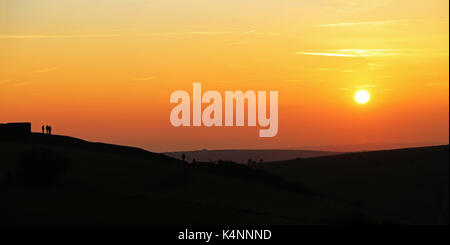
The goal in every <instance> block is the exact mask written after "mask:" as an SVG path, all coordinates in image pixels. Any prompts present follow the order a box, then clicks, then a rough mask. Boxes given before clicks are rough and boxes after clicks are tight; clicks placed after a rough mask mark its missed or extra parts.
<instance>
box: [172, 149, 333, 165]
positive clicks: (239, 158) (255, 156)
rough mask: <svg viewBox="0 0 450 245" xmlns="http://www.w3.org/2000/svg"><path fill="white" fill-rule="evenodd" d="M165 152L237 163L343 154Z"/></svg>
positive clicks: (205, 160)
mask: <svg viewBox="0 0 450 245" xmlns="http://www.w3.org/2000/svg"><path fill="white" fill-rule="evenodd" d="M163 154H165V155H167V156H170V157H174V158H177V159H181V157H182V155H183V154H185V156H186V161H188V162H192V160H193V159H195V160H196V161H201V162H210V161H212V162H215V161H218V160H223V161H234V162H237V163H248V162H249V160H250V161H251V162H261V161H262V162H268V161H283V160H289V159H295V158H310V157H319V156H329V155H336V154H341V153H337V152H327V151H304V150H199V151H179V152H164V153H163Z"/></svg>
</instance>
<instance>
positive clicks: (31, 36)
mask: <svg viewBox="0 0 450 245" xmlns="http://www.w3.org/2000/svg"><path fill="white" fill-rule="evenodd" d="M117 36H120V35H119V34H80V35H0V39H70V38H89V37H117Z"/></svg>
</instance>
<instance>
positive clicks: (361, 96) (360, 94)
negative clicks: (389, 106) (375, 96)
mask: <svg viewBox="0 0 450 245" xmlns="http://www.w3.org/2000/svg"><path fill="white" fill-rule="evenodd" d="M369 99H370V94H369V92H367V91H366V90H358V91H357V92H356V93H355V101H356V102H357V103H358V104H365V103H367V102H369Z"/></svg>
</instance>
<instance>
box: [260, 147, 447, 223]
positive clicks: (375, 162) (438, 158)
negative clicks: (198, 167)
mask: <svg viewBox="0 0 450 245" xmlns="http://www.w3.org/2000/svg"><path fill="white" fill-rule="evenodd" d="M448 160H449V146H448V145H444V146H433V147H420V148H409V149H399V150H386V151H373V152H359V153H349V154H343V155H336V156H325V157H318V158H311V159H301V160H290V161H283V162H271V163H263V164H258V165H256V168H257V169H262V170H266V171H269V172H270V173H273V174H276V175H279V176H281V177H283V178H285V179H287V180H289V181H301V182H302V183H303V185H304V186H305V187H306V188H309V189H310V190H311V191H314V192H316V193H319V195H324V196H328V197H334V198H336V200H340V201H345V202H349V203H353V204H355V205H358V206H361V207H366V208H370V209H373V210H374V211H376V212H382V213H384V214H387V215H394V216H396V217H399V218H401V219H403V220H408V221H410V222H412V223H422V224H423V223H429V224H436V223H448V204H449V203H448V197H449V192H448V191H449V190H448V186H449V162H448Z"/></svg>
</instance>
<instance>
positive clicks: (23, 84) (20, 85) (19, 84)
mask: <svg viewBox="0 0 450 245" xmlns="http://www.w3.org/2000/svg"><path fill="white" fill-rule="evenodd" d="M28 84H30V82H22V83H16V84H14V85H12V86H13V87H22V86H25V85H28Z"/></svg>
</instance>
